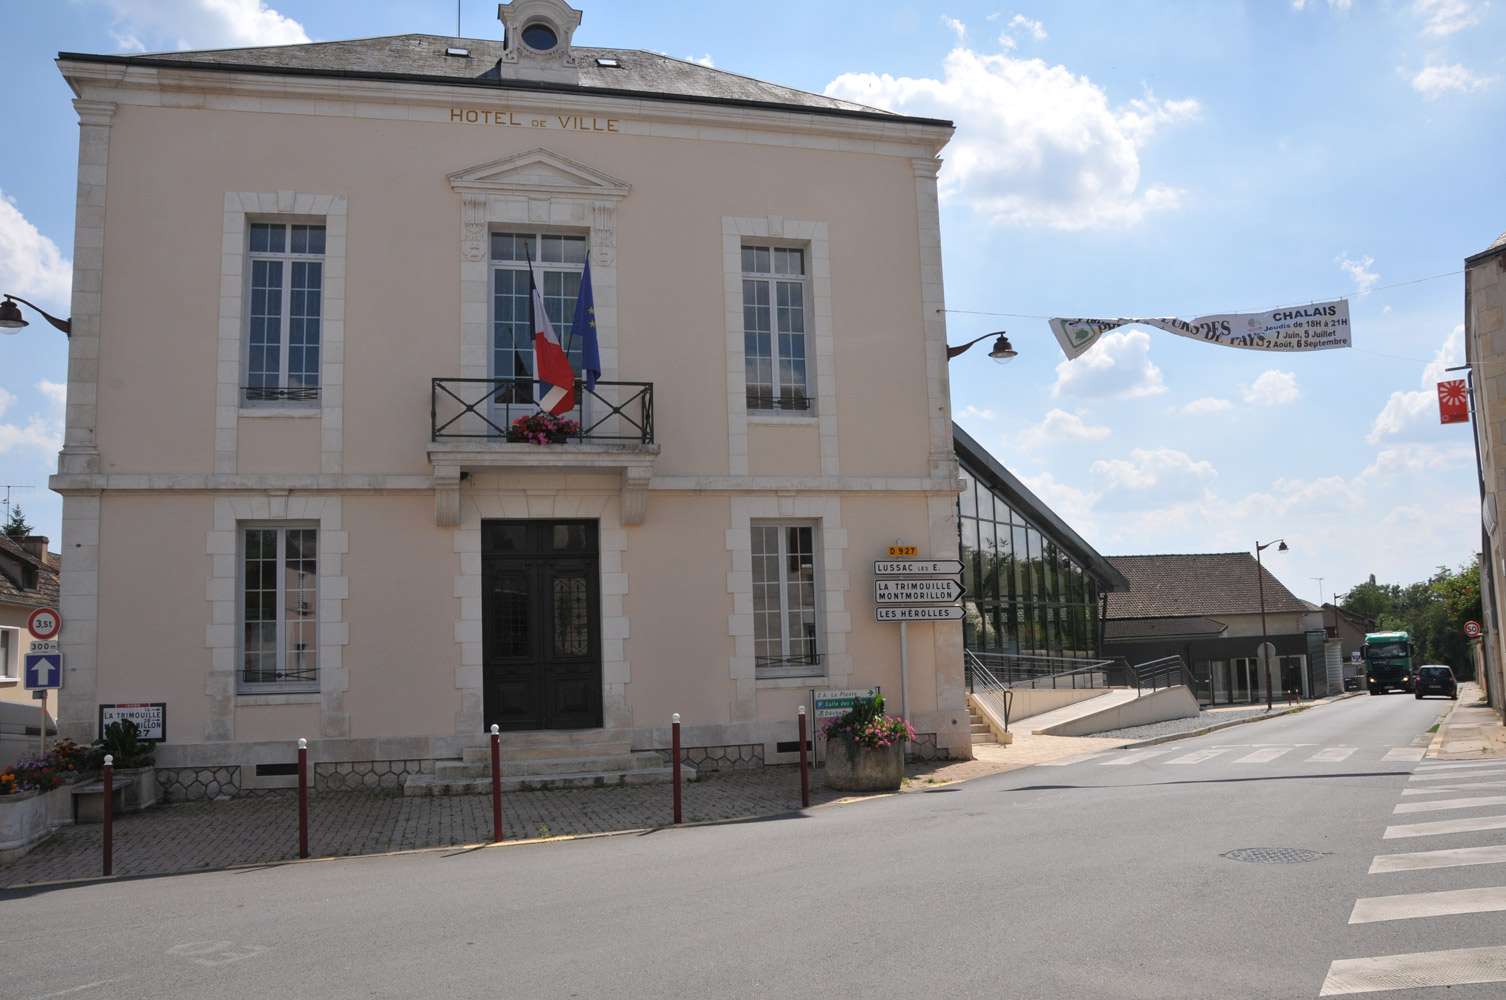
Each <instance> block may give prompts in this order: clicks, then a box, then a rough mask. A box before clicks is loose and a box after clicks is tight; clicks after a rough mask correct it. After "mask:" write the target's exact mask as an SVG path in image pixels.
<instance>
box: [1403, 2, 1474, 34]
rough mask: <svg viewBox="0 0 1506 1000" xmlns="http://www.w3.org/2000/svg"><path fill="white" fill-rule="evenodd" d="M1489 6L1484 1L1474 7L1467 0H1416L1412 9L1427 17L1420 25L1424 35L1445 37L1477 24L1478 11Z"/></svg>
mask: <svg viewBox="0 0 1506 1000" xmlns="http://www.w3.org/2000/svg"><path fill="white" fill-rule="evenodd" d="M1489 6H1490V4H1489V3H1484V4H1481V5H1479V6H1478V7H1476V6H1475V5H1474V4H1472V3H1470V2H1469V0H1417V2H1416V3H1414V4H1413V5H1412V10H1413V11H1414V12H1416V13H1418V14H1421V15H1423V16H1424V17H1426V18H1427V19H1428V21H1427V23H1426V24H1424V25H1423V26H1422V34H1423V36H1424V37H1431V38H1445V37H1447V36H1449V35H1452V34H1453V33H1454V32H1456V31H1463V30H1464V29H1465V28H1469V27H1472V26H1474V25H1476V24H1479V23H1480V11H1481V10H1482V9H1484V8H1485V7H1489Z"/></svg>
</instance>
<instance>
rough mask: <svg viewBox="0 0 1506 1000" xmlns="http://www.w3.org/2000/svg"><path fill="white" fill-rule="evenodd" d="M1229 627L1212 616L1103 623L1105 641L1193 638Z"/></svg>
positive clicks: (1137, 619) (1131, 619) (1134, 619)
mask: <svg viewBox="0 0 1506 1000" xmlns="http://www.w3.org/2000/svg"><path fill="white" fill-rule="evenodd" d="M1228 628H1229V626H1228V625H1226V624H1225V623H1223V622H1219V621H1214V620H1213V619H1212V618H1201V617H1199V618H1119V619H1110V620H1109V621H1106V622H1104V624H1103V639H1104V641H1105V642H1116V641H1117V642H1124V641H1126V640H1130V639H1192V638H1206V637H1208V636H1214V635H1222V634H1223V633H1224V632H1225V631H1227V630H1228Z"/></svg>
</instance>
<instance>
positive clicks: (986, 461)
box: [952, 423, 1130, 591]
mask: <svg viewBox="0 0 1506 1000" xmlns="http://www.w3.org/2000/svg"><path fill="white" fill-rule="evenodd" d="M952 446H953V448H954V449H955V450H956V452H957V454H958V456H960V457H961V458H964V459H966V460H967V463H968V465H969V467H970V468H971V469H972V471H973V472H975V473H977V474H978V475H980V476H982V477H983V478H984V479H986V480H987V481H988V485H989V486H990V487H992V488H993V489H994V490H995V491H996V492H997V493H999V494H1000V495H1001V496H1003V497H1004V499H1005V500H1006V501H1007V502H1008V503H1009V506H1010V507H1012V508H1013V509H1014V510H1016V511H1018V512H1019V513H1020V514H1022V515H1023V516H1024V517H1025V519H1026V520H1027V521H1031V522H1033V523H1034V524H1035V526H1036V530H1037V531H1041V532H1044V533H1045V534H1047V535H1049V536H1050V537H1051V538H1052V539H1053V540H1054V541H1055V542H1056V544H1057V545H1059V546H1061V547H1062V548H1064V549H1066V550H1067V554H1068V555H1070V556H1071V557H1072V558H1073V560H1075V561H1076V563H1077V564H1078V565H1079V566H1081V567H1082V568H1083V569H1085V570H1087V571H1088V572H1089V573H1091V574H1092V575H1093V576H1094V578H1096V579H1097V580H1098V581H1100V582H1101V583H1102V584H1103V585H1104V589H1105V590H1110V591H1114V590H1125V589H1127V588H1128V587H1129V585H1130V581H1129V580H1126V579H1125V578H1124V575H1123V574H1122V573H1120V572H1119V570H1117V569H1115V568H1114V567H1113V566H1112V565H1110V563H1109V560H1107V559H1105V558H1104V557H1103V556H1101V555H1099V554H1098V550H1096V549H1094V548H1093V546H1091V545H1089V544H1088V543H1087V542H1085V541H1083V539H1082V536H1081V535H1079V534H1078V533H1077V532H1075V531H1073V530H1072V529H1071V528H1070V527H1069V526H1068V525H1067V522H1065V521H1063V520H1062V519H1061V518H1060V517H1057V516H1056V512H1055V511H1053V510H1052V509H1051V508H1050V507H1047V506H1046V505H1045V504H1043V503H1041V501H1040V499H1039V498H1038V497H1037V496H1036V495H1035V494H1034V493H1031V492H1030V491H1029V490H1028V489H1026V488H1025V484H1024V483H1022V482H1020V481H1019V480H1018V479H1016V478H1015V477H1014V475H1013V474H1012V473H1011V472H1010V471H1009V470H1008V469H1006V468H1004V466H1003V465H1001V464H1000V462H999V460H998V459H997V458H994V457H993V456H992V455H990V454H989V453H988V452H987V451H986V450H985V449H984V447H983V446H982V445H981V444H979V443H978V442H976V441H974V440H973V439H972V437H971V436H969V434H968V433H967V431H965V430H963V429H962V428H961V427H958V426H957V425H956V424H955V423H954V424H952Z"/></svg>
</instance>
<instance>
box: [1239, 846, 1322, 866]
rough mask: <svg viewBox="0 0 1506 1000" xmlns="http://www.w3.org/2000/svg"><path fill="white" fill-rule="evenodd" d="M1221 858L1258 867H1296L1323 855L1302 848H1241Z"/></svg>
mask: <svg viewBox="0 0 1506 1000" xmlns="http://www.w3.org/2000/svg"><path fill="white" fill-rule="evenodd" d="M1221 856H1222V857H1225V858H1228V859H1229V860H1230V861H1250V862H1254V863H1255V864H1257V865H1296V864H1301V863H1302V862H1304V861H1317V860H1318V859H1319V858H1321V857H1322V856H1323V854H1322V853H1321V852H1320V851H1304V850H1303V849H1302V848H1300V847H1241V848H1239V849H1238V850H1236V851H1230V852H1229V853H1228V854H1224V855H1221Z"/></svg>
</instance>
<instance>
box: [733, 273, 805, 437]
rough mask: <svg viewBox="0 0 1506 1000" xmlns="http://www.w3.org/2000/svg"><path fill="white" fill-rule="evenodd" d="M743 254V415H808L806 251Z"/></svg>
mask: <svg viewBox="0 0 1506 1000" xmlns="http://www.w3.org/2000/svg"><path fill="white" fill-rule="evenodd" d="M742 251H743V358H744V363H745V365H746V379H745V380H746V383H747V393H748V409H749V410H750V411H753V410H781V411H793V412H806V411H809V410H810V406H811V404H810V394H809V390H808V374H809V373H808V372H807V368H808V360H807V357H806V335H805V330H806V315H805V302H806V294H805V251H804V250H800V249H797V248H794V247H763V246H744V247H743V248H742Z"/></svg>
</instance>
